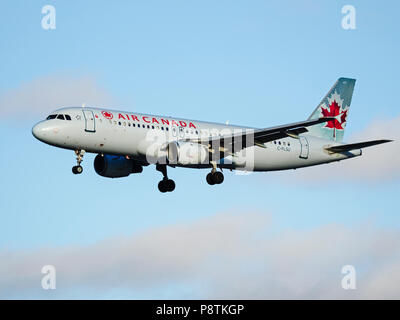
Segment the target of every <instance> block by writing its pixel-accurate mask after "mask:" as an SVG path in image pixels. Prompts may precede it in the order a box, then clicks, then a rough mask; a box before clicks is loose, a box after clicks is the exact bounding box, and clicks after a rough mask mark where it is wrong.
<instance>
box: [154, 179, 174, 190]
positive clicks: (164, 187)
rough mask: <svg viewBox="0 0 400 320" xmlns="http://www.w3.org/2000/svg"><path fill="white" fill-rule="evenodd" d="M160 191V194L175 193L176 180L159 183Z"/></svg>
mask: <svg viewBox="0 0 400 320" xmlns="http://www.w3.org/2000/svg"><path fill="white" fill-rule="evenodd" d="M158 190H160V192H162V193H165V192H172V191H174V190H175V182H174V180H171V179H165V180H161V181H160V182H159V183H158Z"/></svg>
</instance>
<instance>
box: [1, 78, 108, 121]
mask: <svg viewBox="0 0 400 320" xmlns="http://www.w3.org/2000/svg"><path fill="white" fill-rule="evenodd" d="M113 101H114V99H113V98H112V97H111V96H110V95H109V94H108V93H107V92H106V90H105V89H104V88H102V87H101V86H100V85H99V84H98V83H97V82H96V81H95V80H94V79H93V78H92V77H90V76H75V77H74V76H67V75H48V76H43V77H39V78H36V79H34V80H32V81H30V82H26V83H22V84H21V85H20V86H19V87H17V88H14V89H10V90H8V91H6V92H3V93H2V94H1V95H0V111H1V113H2V115H3V116H4V115H5V116H21V115H24V116H26V115H32V114H43V115H47V114H48V113H49V112H51V111H52V110H55V109H57V108H60V107H63V106H81V105H82V104H83V103H85V104H86V105H100V106H104V105H110V104H112V103H113Z"/></svg>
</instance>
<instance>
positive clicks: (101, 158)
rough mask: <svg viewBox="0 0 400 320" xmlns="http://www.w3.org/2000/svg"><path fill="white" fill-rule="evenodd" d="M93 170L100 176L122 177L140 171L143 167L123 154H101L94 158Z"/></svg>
mask: <svg viewBox="0 0 400 320" xmlns="http://www.w3.org/2000/svg"><path fill="white" fill-rule="evenodd" d="M93 165H94V170H95V171H96V173H97V174H98V175H100V176H102V177H107V178H122V177H127V176H129V175H130V174H131V173H141V172H142V171H143V167H142V166H141V165H139V164H137V163H136V162H135V161H134V160H132V159H126V158H125V157H123V156H112V155H107V154H105V155H101V154H98V155H97V156H96V158H94V164H93Z"/></svg>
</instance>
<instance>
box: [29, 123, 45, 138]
mask: <svg viewBox="0 0 400 320" xmlns="http://www.w3.org/2000/svg"><path fill="white" fill-rule="evenodd" d="M32 134H33V136H34V137H35V138H36V139H38V140H40V141H43V142H46V140H47V139H48V138H49V137H48V136H49V128H48V126H47V124H46V123H45V122H39V123H37V124H36V125H34V126H33V128H32Z"/></svg>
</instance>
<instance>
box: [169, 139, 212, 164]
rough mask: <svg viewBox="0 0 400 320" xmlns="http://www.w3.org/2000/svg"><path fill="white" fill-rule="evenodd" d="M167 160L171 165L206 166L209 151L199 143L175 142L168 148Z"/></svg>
mask: <svg viewBox="0 0 400 320" xmlns="http://www.w3.org/2000/svg"><path fill="white" fill-rule="evenodd" d="M167 159H168V163H170V164H178V165H196V164H204V163H206V162H208V149H207V148H206V146H204V145H201V144H198V143H192V142H177V141H174V142H170V143H169V144H168V146H167Z"/></svg>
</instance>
